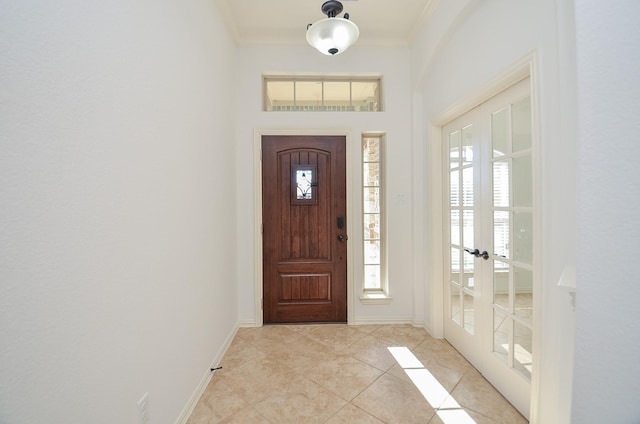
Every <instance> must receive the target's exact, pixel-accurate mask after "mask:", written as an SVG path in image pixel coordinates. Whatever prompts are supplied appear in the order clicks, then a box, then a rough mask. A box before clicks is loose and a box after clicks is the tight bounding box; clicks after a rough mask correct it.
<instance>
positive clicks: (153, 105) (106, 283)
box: [0, 0, 238, 424]
mask: <svg viewBox="0 0 640 424" xmlns="http://www.w3.org/2000/svg"><path fill="white" fill-rule="evenodd" d="M0 10H2V13H1V14H0V87H1V89H0V217H1V219H0V240H1V242H0V381H1V382H2V383H1V384H0V422H2V423H12V424H19V423H36V422H43V423H44V422H47V423H135V422H137V417H136V415H137V411H136V402H137V401H138V400H139V399H140V397H141V396H142V395H143V394H144V393H145V392H149V412H150V416H151V422H153V423H173V422H175V421H176V419H178V417H179V416H180V414H181V412H182V411H183V408H184V407H185V405H187V404H188V402H189V399H190V398H191V396H192V395H193V393H194V390H195V389H196V388H197V387H198V385H199V384H200V383H201V381H202V380H203V378H205V376H206V375H207V374H206V372H207V370H208V367H209V366H210V364H211V362H212V361H213V360H214V358H215V357H216V355H218V354H219V352H220V350H221V348H222V347H223V345H224V343H225V341H226V340H227V338H228V337H229V336H230V335H231V334H232V333H233V330H234V328H235V324H236V322H237V317H238V314H237V308H236V305H235V299H236V287H235V284H234V282H235V279H236V275H235V242H234V225H233V223H234V222H235V214H234V202H235V194H234V188H235V187H234V183H233V181H234V178H235V169H234V162H235V158H234V147H233V143H232V142H230V140H232V139H233V118H234V115H233V106H232V99H233V94H234V93H233V87H232V84H230V83H229V82H230V81H232V80H233V73H232V71H233V57H234V56H233V54H234V51H233V50H234V47H233V45H232V43H231V42H230V40H229V39H228V37H227V35H226V32H225V31H224V26H223V24H222V22H221V20H220V19H219V17H218V12H217V11H216V10H215V8H214V6H212V3H211V2H210V1H207V0H190V1H176V0H160V1H144V0H143V1H136V2H132V1H126V0H112V1H108V2H85V1H79V0H78V1H73V0H62V1H56V2H50V1H44V0H25V1H20V2H13V1H4V0H2V1H0ZM230 85H231V86H230ZM225 205H226V206H225ZM230 223H232V225H229V224H230Z"/></svg>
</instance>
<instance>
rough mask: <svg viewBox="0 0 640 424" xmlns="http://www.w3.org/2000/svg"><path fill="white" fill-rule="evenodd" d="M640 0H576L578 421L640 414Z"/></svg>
mask: <svg viewBox="0 0 640 424" xmlns="http://www.w3.org/2000/svg"><path fill="white" fill-rule="evenodd" d="M639 14H640V3H638V2H637V1H634V0H619V1H615V2H599V1H594V0H583V1H579V2H576V38H577V40H576V41H577V51H578V79H577V80H578V89H579V111H580V114H579V128H580V133H579V134H580V167H579V199H580V202H579V211H580V214H579V226H580V240H579V244H578V246H579V249H580V256H579V260H578V282H577V287H578V295H577V306H576V315H577V322H576V354H575V378H574V402H573V422H575V423H599V422H607V423H636V422H639V420H640V402H639V399H638V394H639V393H640V362H639V361H638V358H639V357H640V337H639V334H640V325H639V324H638V322H640V309H639V308H638V302H637V300H638V299H639V298H640V281H639V279H638V275H637V262H638V240H639V239H640V230H639V228H640V227H639V226H638V218H637V215H638V213H637V212H638V209H639V208H640V197H639V196H638V194H639V193H640V172H639V171H638V166H637V159H638V157H640V144H639V143H638V134H639V131H640V118H639V117H640V103H639V102H638V99H639V98H640V77H639V75H640V29H639V28H638V24H637V16H638V15H639Z"/></svg>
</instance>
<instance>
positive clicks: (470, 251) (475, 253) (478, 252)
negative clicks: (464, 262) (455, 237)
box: [464, 249, 480, 258]
mask: <svg viewBox="0 0 640 424" xmlns="http://www.w3.org/2000/svg"><path fill="white" fill-rule="evenodd" d="M464 251H465V252H467V253H469V254H470V255H473V256H475V257H476V258H477V257H479V256H480V251H479V250H478V249H474V250H471V249H464Z"/></svg>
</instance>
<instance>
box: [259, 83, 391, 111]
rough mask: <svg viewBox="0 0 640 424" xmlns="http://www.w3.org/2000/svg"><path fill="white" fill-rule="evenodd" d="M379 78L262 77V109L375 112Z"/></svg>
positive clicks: (377, 108) (379, 108)
mask: <svg viewBox="0 0 640 424" xmlns="http://www.w3.org/2000/svg"><path fill="white" fill-rule="evenodd" d="M380 82H381V81H380V78H377V77H376V78H342V79H337V78H336V79H334V78H327V77H322V78H320V77H318V78H316V77H305V78H293V77H264V94H263V96H264V110H265V111H268V112H272V111H280V112H282V111H285V112H291V111H296V112H300V111H302V112H378V111H381V110H382V107H381V104H380Z"/></svg>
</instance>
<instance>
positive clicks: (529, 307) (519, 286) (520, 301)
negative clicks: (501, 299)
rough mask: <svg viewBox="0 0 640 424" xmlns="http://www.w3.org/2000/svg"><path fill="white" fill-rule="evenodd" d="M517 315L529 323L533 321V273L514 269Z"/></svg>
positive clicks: (517, 268)
mask: <svg viewBox="0 0 640 424" xmlns="http://www.w3.org/2000/svg"><path fill="white" fill-rule="evenodd" d="M514 283H515V284H514V285H515V295H516V300H515V314H516V315H517V316H519V317H521V318H525V319H526V320H527V321H528V322H532V319H533V273H532V272H531V271H529V270H527V269H522V268H519V267H514Z"/></svg>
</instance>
